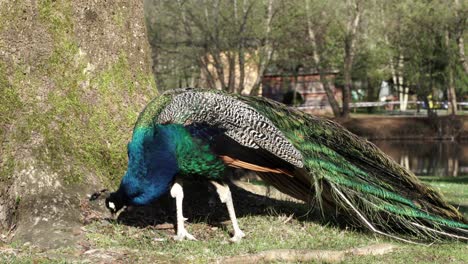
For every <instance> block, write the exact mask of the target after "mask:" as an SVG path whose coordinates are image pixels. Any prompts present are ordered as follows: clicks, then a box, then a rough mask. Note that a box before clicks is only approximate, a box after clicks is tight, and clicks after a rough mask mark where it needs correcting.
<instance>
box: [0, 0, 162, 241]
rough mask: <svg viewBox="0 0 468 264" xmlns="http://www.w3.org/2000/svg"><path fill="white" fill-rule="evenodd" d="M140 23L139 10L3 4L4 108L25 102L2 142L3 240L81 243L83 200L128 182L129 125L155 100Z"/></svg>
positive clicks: (120, 5)
mask: <svg viewBox="0 0 468 264" xmlns="http://www.w3.org/2000/svg"><path fill="white" fill-rule="evenodd" d="M143 14H144V13H143V2H140V1H136V2H134V1H107V2H105V1H84V0H76V1H71V0H64V1H32V0H19V1H2V2H1V3H0V17H1V20H2V21H1V23H2V27H0V42H1V43H0V65H2V66H4V67H1V66H0V68H1V69H0V71H2V72H0V76H7V77H6V78H7V79H6V81H7V87H8V89H9V90H10V91H7V90H4V89H3V87H1V88H0V93H2V94H0V105H3V103H5V102H3V100H4V97H3V95H4V94H3V93H4V92H7V93H10V92H14V93H15V96H16V97H17V98H16V99H17V101H18V102H19V103H18V105H17V108H16V109H15V111H14V112H16V113H12V115H11V118H10V119H9V120H8V128H7V130H5V131H4V133H3V132H2V133H1V134H0V137H1V138H0V144H1V145H0V149H2V151H1V152H0V162H1V164H0V232H1V233H2V234H6V232H4V231H5V230H6V231H8V230H9V231H10V232H8V234H10V235H11V237H13V236H14V237H13V238H12V239H14V240H19V241H22V242H26V241H29V242H31V243H32V244H33V245H35V246H38V247H58V246H73V247H74V246H76V244H77V242H78V241H80V240H85V238H84V237H83V235H82V231H80V230H81V229H80V228H81V226H82V223H81V222H80V218H81V216H82V215H81V213H82V212H81V211H80V201H82V200H83V199H87V195H88V194H90V193H92V192H94V191H95V190H96V189H98V188H102V186H103V184H106V185H109V184H110V182H111V177H116V178H120V175H123V173H124V171H125V167H124V166H125V165H124V163H125V162H126V158H125V156H126V155H125V145H126V142H128V140H129V138H130V136H131V130H132V126H133V125H132V123H134V122H135V120H134V119H135V117H136V115H137V113H138V112H139V111H141V109H142V107H143V106H144V105H145V104H146V103H147V102H148V101H149V100H150V99H151V97H153V96H154V95H155V86H154V81H153V77H152V73H151V63H150V49H149V45H148V41H147V36H146V27H145V22H144V16H143ZM3 71H4V72H3ZM0 78H2V77H0ZM117 95H118V96H117ZM2 125H3V124H2ZM111 131H112V132H111ZM3 150H8V151H3ZM113 173H115V175H112V174H113ZM111 175H112V176H111ZM99 206H102V207H101V208H105V207H103V205H99Z"/></svg>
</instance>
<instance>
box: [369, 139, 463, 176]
mask: <svg viewBox="0 0 468 264" xmlns="http://www.w3.org/2000/svg"><path fill="white" fill-rule="evenodd" d="M373 143H374V144H376V145H377V146H378V147H379V148H380V149H381V150H383V151H384V152H385V153H387V154H388V155H389V156H391V157H392V158H393V159H394V160H395V161H396V162H398V163H400V164H401V165H403V166H406V167H408V168H409V169H411V170H412V171H413V172H414V173H416V175H427V176H447V177H455V176H462V175H463V176H464V175H468V142H453V141H392V140H378V141H373Z"/></svg>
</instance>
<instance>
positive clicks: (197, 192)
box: [117, 181, 321, 227]
mask: <svg viewBox="0 0 468 264" xmlns="http://www.w3.org/2000/svg"><path fill="white" fill-rule="evenodd" d="M230 188H231V192H232V197H233V201H234V208H235V211H236V216H237V217H243V216H247V215H276V214H277V215H281V214H285V215H288V216H289V215H291V214H294V216H293V217H294V218H295V219H297V220H300V221H304V220H307V221H316V222H321V218H320V217H319V216H318V215H317V214H315V213H313V212H311V211H310V210H309V207H308V206H307V205H305V204H301V203H295V202H288V201H280V200H276V199H272V198H268V197H266V196H262V195H257V194H253V193H251V192H248V191H246V190H244V189H242V188H239V187H237V186H235V185H233V184H230ZM183 211H184V217H186V218H188V219H189V220H188V221H189V222H192V223H193V222H205V223H207V224H209V225H212V226H219V225H220V223H221V222H224V221H226V220H229V215H228V212H227V209H226V205H225V204H222V203H221V202H220V200H219V197H218V194H217V193H216V191H215V190H214V188H213V187H212V185H211V184H209V183H207V182H196V181H188V182H184V201H183ZM175 215H176V208H175V201H174V199H173V198H172V197H170V195H169V194H168V195H165V196H163V197H161V198H160V199H159V200H158V201H156V202H155V203H153V204H152V205H151V206H144V207H133V208H130V209H126V210H125V211H123V212H122V213H120V215H119V217H118V219H117V221H119V222H120V223H122V224H125V225H131V226H137V227H147V226H152V225H157V224H163V223H175Z"/></svg>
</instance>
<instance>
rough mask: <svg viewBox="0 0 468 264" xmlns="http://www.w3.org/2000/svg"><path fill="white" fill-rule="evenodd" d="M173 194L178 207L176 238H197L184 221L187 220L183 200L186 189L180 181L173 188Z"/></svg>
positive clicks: (179, 239)
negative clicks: (183, 211) (183, 209)
mask: <svg viewBox="0 0 468 264" xmlns="http://www.w3.org/2000/svg"><path fill="white" fill-rule="evenodd" d="M171 196H172V198H175V199H176V209H177V235H176V236H174V239H175V240H178V241H181V240H184V239H188V240H197V239H196V238H195V237H194V236H192V235H191V234H190V233H189V232H187V230H186V229H185V226H184V222H185V221H186V220H187V218H185V217H184V216H183V214H182V201H183V199H184V190H183V189H182V185H181V183H179V182H177V181H176V182H175V183H174V185H172V188H171Z"/></svg>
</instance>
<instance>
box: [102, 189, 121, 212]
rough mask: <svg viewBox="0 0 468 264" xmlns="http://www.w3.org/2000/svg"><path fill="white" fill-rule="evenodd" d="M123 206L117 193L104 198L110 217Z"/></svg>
mask: <svg viewBox="0 0 468 264" xmlns="http://www.w3.org/2000/svg"><path fill="white" fill-rule="evenodd" d="M124 205H125V204H124V200H123V199H122V196H121V195H120V193H119V192H113V193H111V194H110V195H109V196H108V197H107V198H106V207H107V209H108V210H109V211H110V213H111V214H112V215H115V214H116V213H117V212H118V211H120V209H122V208H123V207H124Z"/></svg>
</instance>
